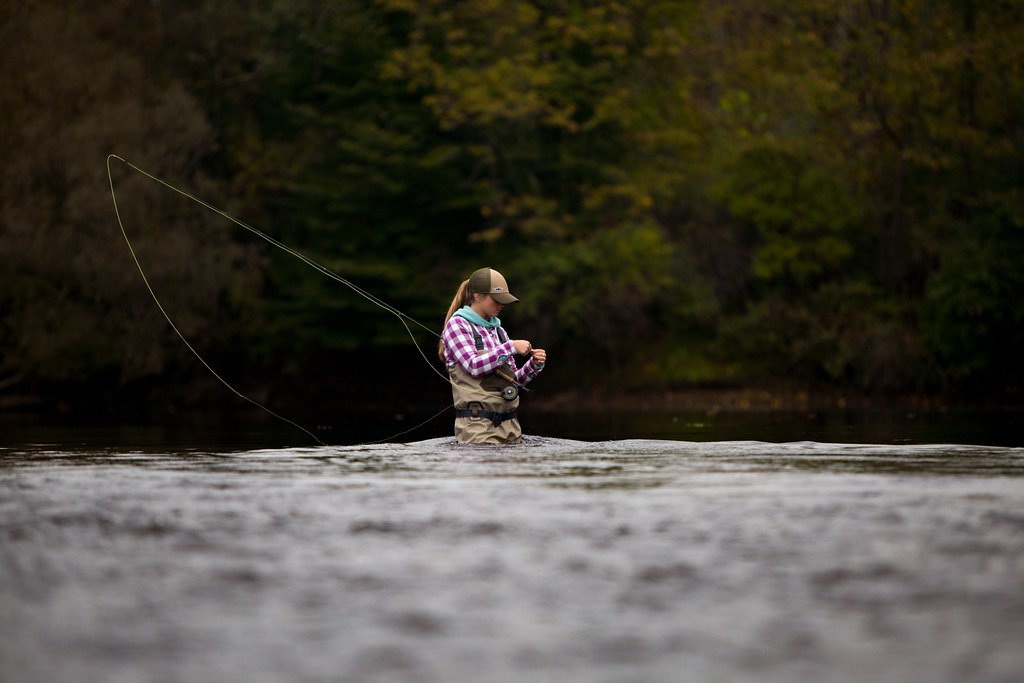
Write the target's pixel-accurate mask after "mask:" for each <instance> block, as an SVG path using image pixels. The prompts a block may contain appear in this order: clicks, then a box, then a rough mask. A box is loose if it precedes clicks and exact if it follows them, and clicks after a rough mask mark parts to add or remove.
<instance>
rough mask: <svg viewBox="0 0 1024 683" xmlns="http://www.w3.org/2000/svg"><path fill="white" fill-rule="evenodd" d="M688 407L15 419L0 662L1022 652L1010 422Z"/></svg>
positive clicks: (735, 666) (809, 660) (809, 675)
mask: <svg viewBox="0 0 1024 683" xmlns="http://www.w3.org/2000/svg"><path fill="white" fill-rule="evenodd" d="M676 424H678V422H677V423H676ZM687 424H689V426H686V425H684V426H683V428H685V429H692V430H704V432H703V435H704V436H705V437H711V438H703V439H702V438H692V439H688V440H679V439H675V440H669V439H665V438H662V439H627V440H603V441H575V440H570V439H555V438H545V437H538V436H534V437H529V438H528V439H527V440H526V442H525V443H524V444H523V445H521V446H518V447H507V448H493V447H491V448H486V447H484V448H466V447H457V446H455V445H454V444H453V443H451V441H450V440H449V439H448V438H436V439H427V440H418V441H415V442H412V443H408V444H385V445H377V446H372V445H366V446H336V447H315V448H314V447H296V446H294V445H289V446H287V447H263V448H253V447H252V444H251V443H250V444H246V443H244V442H245V441H247V440H259V439H263V440H266V439H267V438H268V437H267V436H266V432H265V431H264V432H261V433H259V434H257V433H256V432H246V433H245V435H244V436H241V437H240V436H238V435H237V434H234V435H229V437H230V438H228V437H225V438H223V443H219V442H216V441H208V442H207V443H206V444H205V445H199V444H200V442H199V438H200V436H201V433H200V432H197V431H192V432H189V430H186V429H183V430H181V431H175V430H174V429H168V428H159V429H155V428H142V427H139V428H131V427H124V428H122V429H120V430H110V429H109V428H108V429H107V431H105V432H103V433H105V434H106V443H105V444H104V443H103V439H102V438H100V434H98V433H97V432H96V431H89V430H86V429H82V428H81V427H78V428H66V429H64V430H63V431H61V430H57V431H50V432H47V434H49V435H50V437H51V438H43V437H45V436H46V434H42V433H40V432H38V431H37V432H35V433H36V435H37V436H40V438H37V439H35V440H34V441H33V440H28V439H24V438H23V436H24V435H25V434H26V433H27V432H26V431H23V432H21V434H22V436H18V432H17V430H7V431H5V436H4V439H2V440H0V615H2V618H0V681H3V682H4V683H7V682H11V683H14V682H27V683H33V682H44V681H46V682H49V681H83V682H93V681H95V682H100V681H102V682H104V683H107V682H118V681H154V682H163V681H167V682H178V681H181V682H185V681H189V682H192V681H246V682H251V683H262V682H264V681H266V682H268V683H269V682H271V681H275V682H276V681H300V682H302V681H310V682H314V681H315V682H319V681H324V682H327V681H426V682H432V681H438V682H442V681H444V682H448V681H500V682H505V681H509V682H512V681H517V682H518V681H542V682H546V681H551V682H552V683H554V682H555V681H558V682H563V681H598V682H604V681H607V682H609V683H611V682H613V681H614V682H619V681H638V682H639V681H778V682H780V683H781V682H783V681H851V682H853V681H869V680H877V681H929V682H931V681H950V682H952V681H957V682H959V681H1000V682H1001V681H1006V682H1007V683H1009V682H1010V681H1014V682H1016V681H1019V680H1021V674H1022V672H1024V648H1022V647H1021V643H1022V642H1024V449H1022V448H1019V447H1012V446H999V445H955V444H948V443H947V444H943V443H907V442H906V441H909V440H911V438H910V437H908V436H906V433H905V432H904V433H903V434H896V433H893V438H892V442H886V443H854V442H853V440H852V439H851V440H849V441H848V442H847V443H828V442H824V441H819V440H815V439H805V440H793V441H789V442H780V443H770V442H768V441H769V440H768V439H762V440H714V434H708V432H710V431H713V428H710V427H701V426H699V424H700V423H698V422H690V423H687ZM802 428H806V425H797V426H795V427H791V429H794V430H796V429H802ZM271 431H272V432H273V433H274V434H278V432H276V431H273V430H271ZM189 434H191V442H190V437H189ZM202 435H208V434H206V433H202ZM280 438H282V439H287V438H293V437H287V436H280ZM228 442H233V443H228ZM210 443H214V444H215V445H213V446H210V445H209V444H210Z"/></svg>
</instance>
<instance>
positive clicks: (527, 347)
mask: <svg viewBox="0 0 1024 683" xmlns="http://www.w3.org/2000/svg"><path fill="white" fill-rule="evenodd" d="M512 346H514V347H515V349H516V353H517V354H519V355H520V356H528V355H530V353H531V352H532V351H533V345H532V344H530V342H528V341H526V340H525V339H513V340H512Z"/></svg>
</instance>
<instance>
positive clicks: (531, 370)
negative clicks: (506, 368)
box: [441, 315, 538, 384]
mask: <svg viewBox="0 0 1024 683" xmlns="http://www.w3.org/2000/svg"><path fill="white" fill-rule="evenodd" d="M474 327H476V328H477V332H479V333H480V337H481V339H483V342H484V350H483V351H482V352H480V353H477V350H476V340H474V339H473V328H474ZM441 338H442V339H443V340H444V360H445V362H446V363H447V364H448V365H449V366H454V365H455V364H456V363H458V364H459V365H461V366H462V369H463V370H465V371H466V372H468V373H469V374H470V375H471V376H473V377H484V376H485V375H489V374H491V373H492V372H494V371H495V370H496V369H497V367H498V366H499V365H501V364H502V363H503V362H504V361H506V360H507V361H508V362H509V365H511V366H512V368H513V369H514V370H515V371H516V381H518V382H519V383H520V384H526V383H527V382H529V381H530V380H532V379H533V378H534V377H536V376H537V372H538V369H537V364H536V363H534V362H533V358H532V357H531V358H530V359H529V360H527V361H526V363H525V364H524V365H523V367H521V368H520V367H517V366H516V359H515V352H516V349H515V347H514V346H513V345H512V340H511V339H509V340H508V341H506V342H505V343H504V344H503V343H501V341H500V340H499V339H498V331H497V329H495V328H493V327H484V326H482V325H480V326H477V325H474V324H473V323H471V322H469V321H468V320H466V319H465V318H462V317H460V316H457V315H453V316H452V317H451V318H450V319H449V320H448V323H447V324H446V325H445V326H444V332H442V333H441Z"/></svg>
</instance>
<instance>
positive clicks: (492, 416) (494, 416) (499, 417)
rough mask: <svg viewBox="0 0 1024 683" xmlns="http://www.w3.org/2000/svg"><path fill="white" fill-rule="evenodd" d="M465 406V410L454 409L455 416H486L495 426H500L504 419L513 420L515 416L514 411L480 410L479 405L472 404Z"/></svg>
mask: <svg viewBox="0 0 1024 683" xmlns="http://www.w3.org/2000/svg"><path fill="white" fill-rule="evenodd" d="M470 405H471V406H472V407H470V408H466V409H465V410H456V411H455V417H486V418H487V419H488V420H490V421H491V422H493V423H494V426H495V427H500V426H501V423H502V422H504V421H505V420H514V419H515V418H516V411H514V410H513V411H512V412H509V413H496V412H494V411H493V410H482V409H481V408H480V407H479V406H473V405H472V404H470Z"/></svg>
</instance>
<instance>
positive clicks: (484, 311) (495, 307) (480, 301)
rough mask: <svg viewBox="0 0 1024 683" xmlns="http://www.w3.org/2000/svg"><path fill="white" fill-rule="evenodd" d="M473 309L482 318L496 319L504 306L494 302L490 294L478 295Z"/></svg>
mask: <svg viewBox="0 0 1024 683" xmlns="http://www.w3.org/2000/svg"><path fill="white" fill-rule="evenodd" d="M473 308H475V309H476V312H477V313H479V314H480V315H482V316H483V317H484V318H496V317H498V316H499V315H500V314H501V309H503V308H505V304H503V303H499V302H497V301H495V300H494V299H493V298H492V297H491V295H490V294H478V295H477V297H476V301H475V302H474V303H473Z"/></svg>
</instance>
